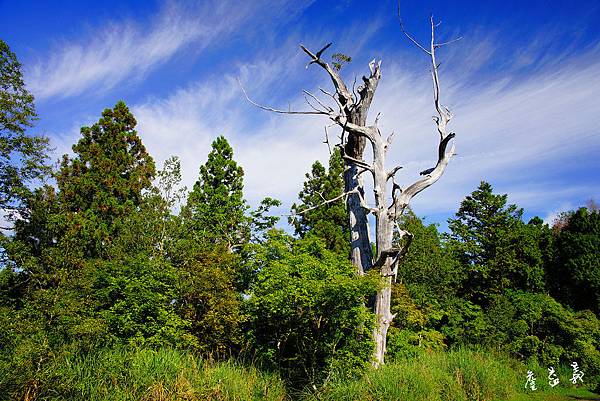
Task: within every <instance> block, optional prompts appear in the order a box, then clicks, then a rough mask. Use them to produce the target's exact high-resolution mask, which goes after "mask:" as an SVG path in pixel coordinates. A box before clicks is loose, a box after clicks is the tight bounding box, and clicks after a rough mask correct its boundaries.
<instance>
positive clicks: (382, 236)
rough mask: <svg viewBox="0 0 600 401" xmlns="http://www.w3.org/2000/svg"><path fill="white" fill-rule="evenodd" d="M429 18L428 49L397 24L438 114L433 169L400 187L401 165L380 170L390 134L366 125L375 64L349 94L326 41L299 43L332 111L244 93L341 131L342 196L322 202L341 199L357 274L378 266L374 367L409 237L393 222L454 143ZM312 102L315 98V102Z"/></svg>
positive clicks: (377, 75) (435, 174)
mask: <svg viewBox="0 0 600 401" xmlns="http://www.w3.org/2000/svg"><path fill="white" fill-rule="evenodd" d="M430 22H431V44H430V48H429V49H426V48H425V47H423V46H421V45H420V44H419V43H418V42H416V41H415V40H414V39H413V38H412V37H411V36H410V35H408V34H407V33H406V31H404V27H403V25H402V23H400V26H401V28H402V31H403V33H404V34H405V35H406V36H407V37H408V38H409V39H410V40H411V41H413V43H415V44H416V45H417V46H418V47H419V48H420V49H421V50H423V51H424V52H425V53H426V54H428V55H429V56H430V58H431V74H432V78H433V87H434V104H435V109H436V112H437V114H438V116H436V117H434V121H435V123H436V126H437V131H438V134H439V145H438V149H437V163H436V164H435V166H434V167H432V168H430V169H427V170H425V171H423V172H421V175H422V176H423V177H422V178H420V179H418V180H417V181H415V182H414V183H412V184H411V185H408V186H407V187H405V188H402V187H400V185H398V184H397V183H396V181H395V176H396V173H397V172H398V171H399V170H400V169H401V167H400V166H396V167H394V168H393V169H391V170H387V169H386V155H387V151H388V148H389V146H390V145H391V143H392V138H393V133H392V134H391V135H390V136H389V137H388V138H387V139H385V140H384V139H383V136H382V135H381V132H380V130H379V128H378V120H379V115H378V116H377V118H375V121H374V122H373V124H368V123H367V117H368V113H369V108H370V106H371V101H372V100H373V96H374V95H375V91H376V90H377V85H378V84H379V80H380V79H381V71H380V66H381V62H376V61H375V60H373V61H371V62H370V63H369V70H370V74H369V76H368V77H367V76H364V77H363V78H362V81H363V83H362V84H361V86H360V87H359V88H358V90H357V91H356V92H357V93H356V92H355V91H354V89H353V90H352V92H351V91H349V90H348V87H347V86H346V84H345V83H344V81H343V80H342V78H341V77H340V75H339V73H338V71H336V70H334V69H333V68H331V67H330V66H329V64H328V63H326V62H325V61H323V60H322V59H321V54H322V53H323V52H324V51H325V49H327V48H328V47H329V46H330V45H331V43H330V44H328V45H327V46H325V47H324V48H323V49H321V50H320V51H318V52H317V53H316V54H315V53H313V52H311V51H310V50H308V49H307V48H306V47H304V46H303V45H300V47H301V48H302V50H303V51H304V52H305V53H306V54H308V56H309V57H310V58H311V61H310V62H309V63H308V65H307V67H308V66H309V65H311V64H317V65H319V66H320V67H321V68H323V69H324V70H325V71H326V72H327V74H328V75H329V77H330V78H331V81H332V83H333V86H334V88H335V93H330V92H327V91H326V90H324V89H320V91H321V92H322V93H323V94H324V95H327V96H329V97H330V98H331V99H332V100H333V101H334V102H335V103H336V106H337V110H336V109H334V108H333V107H331V106H329V105H327V104H325V103H324V102H322V101H321V100H319V99H318V98H317V97H316V96H315V95H313V94H311V93H309V92H307V91H304V93H305V99H306V102H307V103H308V105H309V106H310V107H311V108H312V110H310V111H290V110H287V111H286V110H278V109H273V108H270V107H266V106H262V105H259V104H257V103H255V102H253V101H252V100H250V99H249V98H248V96H247V94H246V93H245V91H244V94H246V98H247V99H248V101H249V102H251V103H252V104H254V105H255V106H257V107H260V108H262V109H264V110H268V111H272V112H276V113H283V114H315V115H324V116H326V117H328V118H329V119H330V120H331V121H332V122H333V123H334V124H335V125H337V126H339V127H340V128H341V129H342V134H341V138H340V143H339V144H338V145H337V146H339V147H340V149H341V151H342V152H341V154H342V157H343V159H344V161H345V165H346V170H345V172H344V186H345V188H344V190H345V191H344V194H343V195H342V196H339V197H336V198H335V199H330V200H326V201H324V202H323V205H325V204H328V203H331V202H333V201H335V200H338V199H342V198H346V202H347V206H348V215H349V224H350V232H351V259H352V263H353V264H354V266H356V271H357V274H359V275H362V274H364V273H365V272H367V271H368V270H370V269H379V272H380V275H381V277H382V281H383V285H382V287H381V289H380V290H379V291H378V292H377V294H376V295H375V300H374V303H373V309H374V312H375V315H376V319H377V322H376V325H375V328H374V330H373V341H374V343H375V350H374V356H373V364H374V365H375V366H379V365H381V364H382V363H383V362H384V359H385V351H386V337H387V332H388V329H389V327H390V324H391V323H392V321H393V319H394V317H395V316H394V315H393V314H392V313H391V299H392V279H393V278H395V277H396V274H397V271H398V270H397V269H398V263H399V262H400V261H401V259H402V257H403V256H404V255H405V254H406V252H407V250H408V247H409V246H410V242H411V240H412V235H411V234H410V233H408V232H407V231H405V230H402V229H401V228H400V227H399V226H398V224H397V220H398V218H399V217H400V216H401V215H402V214H403V213H404V211H405V210H406V208H407V207H408V205H409V202H410V200H411V199H412V198H413V197H414V196H415V195H416V194H418V193H419V192H421V191H422V190H424V189H425V188H427V187H429V186H430V185H432V184H433V183H435V182H436V181H437V180H438V179H439V178H440V177H441V176H442V174H443V173H444V170H445V169H446V166H447V165H448V162H449V161H450V158H451V157H452V156H453V154H454V145H453V146H452V147H451V149H450V150H449V151H446V149H447V146H448V144H449V142H450V140H451V139H452V138H454V135H455V134H454V133H449V134H448V133H447V132H446V126H447V124H448V122H449V121H450V119H451V118H452V114H451V113H450V111H449V110H448V109H447V108H445V107H443V106H441V104H440V100H439V99H440V85H439V77H438V67H439V65H438V64H437V62H436V57H435V50H436V49H437V48H438V47H440V46H443V45H445V44H446V43H436V42H435V26H436V24H435V23H434V21H433V17H432V18H431V21H430ZM242 90H243V88H242ZM313 102H316V104H314V103H313ZM367 143H368V144H370V145H371V149H372V156H373V162H372V163H367V162H366V161H365V160H364V158H363V153H364V150H365V148H366V145H367ZM365 173H370V175H371V176H372V178H373V200H374V206H369V205H368V204H367V202H366V200H365V191H364V174H365ZM390 188H391V191H390V192H389V193H388V189H390ZM311 209H314V207H313V208H310V209H307V210H304V212H306V211H308V210H311ZM370 213H372V214H373V215H374V216H375V227H376V235H375V243H376V255H375V258H373V255H372V250H371V239H370V238H369V219H368V215H369V214H370ZM394 231H396V232H397V233H398V234H399V236H400V238H401V239H402V238H404V237H406V238H407V241H406V242H402V241H401V243H399V244H394V243H393V236H394Z"/></svg>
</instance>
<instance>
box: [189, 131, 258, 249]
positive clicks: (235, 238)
mask: <svg viewBox="0 0 600 401" xmlns="http://www.w3.org/2000/svg"><path fill="white" fill-rule="evenodd" d="M243 189H244V170H243V169H242V167H240V166H239V165H238V164H237V163H236V162H235V160H233V149H232V148H231V146H230V145H229V143H228V142H227V140H226V139H225V137H223V136H219V137H218V138H217V139H215V140H214V142H213V143H212V150H211V152H210V153H209V154H208V160H207V162H206V163H205V164H203V165H202V166H200V176H199V177H198V181H196V183H195V184H194V188H193V190H192V192H191V193H190V194H189V196H188V200H187V204H186V205H185V207H184V209H183V210H182V217H183V223H184V226H185V227H186V230H188V232H189V234H190V235H191V236H193V237H194V238H195V240H197V241H202V242H208V243H212V244H224V245H225V247H226V248H227V249H229V250H230V251H233V250H234V249H236V248H239V247H241V246H243V245H244V244H245V243H247V242H248V241H249V238H250V227H249V224H248V219H247V217H246V215H245V213H246V211H247V210H248V206H247V204H246V201H245V200H244V194H243Z"/></svg>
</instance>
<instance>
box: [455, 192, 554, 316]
mask: <svg viewBox="0 0 600 401" xmlns="http://www.w3.org/2000/svg"><path fill="white" fill-rule="evenodd" d="M506 199H507V195H496V194H494V193H493V192H492V186H491V185H490V184H488V183H487V182H481V184H480V185H479V187H478V188H477V189H476V190H475V191H473V193H472V194H471V195H469V196H467V197H466V198H465V199H464V200H463V201H462V202H461V205H460V208H459V210H458V212H457V213H456V217H455V218H453V219H449V220H448V227H449V228H450V234H449V235H448V236H447V239H448V245H449V247H450V248H451V249H452V252H453V254H454V255H455V257H456V258H457V259H458V261H459V263H460V264H461V266H462V268H463V270H464V273H463V274H464V275H465V282H464V285H463V293H464V295H465V296H467V298H468V299H470V300H472V301H474V302H476V303H477V304H481V305H485V304H486V303H487V302H488V301H489V298H490V296H492V295H493V294H500V293H502V292H504V291H505V290H508V289H521V290H526V291H540V290H542V289H543V288H544V253H543V251H542V249H541V247H540V241H541V240H542V238H541V237H540V236H541V230H540V226H539V224H525V223H524V222H523V221H522V219H521V217H522V215H523V210H522V209H520V208H518V207H517V206H516V205H507V203H506Z"/></svg>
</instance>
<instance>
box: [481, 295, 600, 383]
mask: <svg viewBox="0 0 600 401" xmlns="http://www.w3.org/2000/svg"><path fill="white" fill-rule="evenodd" d="M486 317H487V319H488V320H489V334H488V335H487V336H486V339H485V342H487V343H488V345H490V346H496V347H501V348H503V349H504V350H505V351H507V352H510V353H511V354H513V355H516V356H519V357H520V358H521V359H524V360H531V361H539V363H541V364H543V365H546V366H550V365H558V364H559V363H563V364H570V363H571V362H573V361H577V362H578V363H579V364H580V366H582V367H583V370H584V371H585V372H586V375H587V377H588V379H586V380H587V383H588V384H590V383H600V382H598V381H597V380H596V381H594V378H599V377H600V370H599V368H600V352H599V351H598V349H599V348H600V320H598V318H597V317H596V316H595V315H594V314H593V313H591V312H589V311H582V312H571V311H569V310H568V309H566V308H565V307H563V306H562V305H561V304H560V303H558V302H557V301H555V300H554V299H553V298H551V297H550V296H548V295H546V294H532V293H527V292H522V291H515V292H512V291H509V292H507V294H506V295H502V296H497V297H495V298H494V300H493V302H492V304H491V305H490V308H489V309H488V311H487V313H486Z"/></svg>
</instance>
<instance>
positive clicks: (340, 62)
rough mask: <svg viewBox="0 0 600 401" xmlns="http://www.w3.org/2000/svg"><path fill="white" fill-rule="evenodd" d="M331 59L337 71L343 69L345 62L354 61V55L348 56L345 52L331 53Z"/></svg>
mask: <svg viewBox="0 0 600 401" xmlns="http://www.w3.org/2000/svg"><path fill="white" fill-rule="evenodd" d="M331 60H332V65H333V68H334V69H335V70H336V71H339V70H341V69H342V67H343V66H344V64H347V63H350V62H352V57H350V56H346V55H345V54H342V53H334V54H332V55H331Z"/></svg>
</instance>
